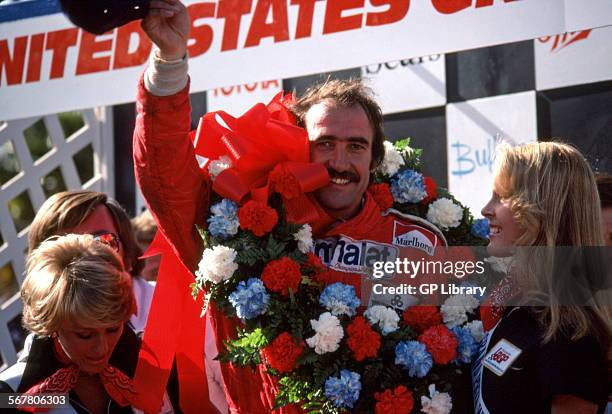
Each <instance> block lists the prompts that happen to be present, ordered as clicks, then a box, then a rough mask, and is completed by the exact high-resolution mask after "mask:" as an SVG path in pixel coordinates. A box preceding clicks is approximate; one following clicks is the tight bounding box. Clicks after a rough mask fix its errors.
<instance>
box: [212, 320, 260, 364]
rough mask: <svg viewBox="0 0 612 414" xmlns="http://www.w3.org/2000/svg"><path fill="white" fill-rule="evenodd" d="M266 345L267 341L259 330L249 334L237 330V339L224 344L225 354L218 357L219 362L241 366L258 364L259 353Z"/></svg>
mask: <svg viewBox="0 0 612 414" xmlns="http://www.w3.org/2000/svg"><path fill="white" fill-rule="evenodd" d="M268 343H269V339H268V338H267V336H266V335H265V334H264V332H263V330H262V329H261V328H256V329H254V330H253V331H251V332H247V331H246V330H244V329H242V330H239V331H238V338H237V339H234V340H229V341H226V342H225V347H226V352H223V353H221V354H220V355H219V360H220V361H221V362H231V363H234V364H239V365H242V366H246V365H255V364H259V363H261V357H260V356H259V351H260V350H261V349H262V348H264V347H265V346H266V345H268Z"/></svg>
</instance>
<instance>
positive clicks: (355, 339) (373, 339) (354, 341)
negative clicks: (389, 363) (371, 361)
mask: <svg viewBox="0 0 612 414" xmlns="http://www.w3.org/2000/svg"><path fill="white" fill-rule="evenodd" d="M346 332H347V333H348V340H347V341H346V343H347V345H348V347H349V348H350V349H351V351H353V354H354V355H355V359H356V360H357V361H363V360H364V359H365V358H367V357H371V358H374V357H375V356H376V354H377V353H378V348H380V335H379V334H378V332H376V331H374V330H373V329H372V327H371V326H370V325H369V324H368V323H367V322H366V320H365V319H364V317H363V316H357V317H356V318H355V319H353V321H352V322H351V323H350V325H349V326H347V327H346Z"/></svg>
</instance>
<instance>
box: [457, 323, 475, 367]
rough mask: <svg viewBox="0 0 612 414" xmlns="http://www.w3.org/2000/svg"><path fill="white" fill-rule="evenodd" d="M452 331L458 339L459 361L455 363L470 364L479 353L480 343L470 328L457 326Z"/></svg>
mask: <svg viewBox="0 0 612 414" xmlns="http://www.w3.org/2000/svg"><path fill="white" fill-rule="evenodd" d="M451 331H452V332H453V333H454V334H455V336H456V337H457V342H459V344H458V345H457V359H455V361H454V362H457V363H463V364H469V363H470V362H472V359H473V358H474V356H475V355H476V353H477V352H478V342H476V340H475V339H474V337H473V336H472V333H471V332H470V330H469V329H468V328H464V327H461V326H456V327H454V328H453V329H451Z"/></svg>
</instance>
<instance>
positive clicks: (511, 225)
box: [481, 191, 523, 257]
mask: <svg viewBox="0 0 612 414" xmlns="http://www.w3.org/2000/svg"><path fill="white" fill-rule="evenodd" d="M481 213H482V215H483V216H484V217H486V218H487V219H489V226H490V233H489V245H488V246H487V252H488V253H489V254H490V255H492V256H496V257H506V256H511V255H512V254H513V252H514V246H515V245H516V241H517V239H518V238H519V237H520V236H521V235H522V234H523V229H522V228H521V227H520V225H519V224H518V223H517V221H516V219H515V218H514V213H513V212H512V209H511V208H510V201H509V200H507V199H502V198H501V197H500V196H499V195H498V194H497V193H496V192H495V191H493V195H492V196H491V199H490V200H489V202H488V203H487V204H486V205H485V206H484V207H483V209H482V211H481Z"/></svg>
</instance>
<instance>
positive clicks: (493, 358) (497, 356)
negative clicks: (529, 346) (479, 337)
mask: <svg viewBox="0 0 612 414" xmlns="http://www.w3.org/2000/svg"><path fill="white" fill-rule="evenodd" d="M522 352H523V351H522V350H521V349H520V348H518V347H517V346H515V345H513V344H512V343H511V342H510V341H507V340H505V339H501V340H500V341H499V342H498V343H496V344H495V346H494V347H493V348H491V350H490V351H489V353H488V354H487V355H486V356H485V358H484V361H483V365H484V366H485V368H488V369H490V370H491V371H493V373H494V374H495V375H498V376H502V375H504V374H505V373H506V371H507V370H508V368H510V366H511V365H512V363H513V362H514V361H515V360H516V359H517V358H518V357H519V355H521V353H522Z"/></svg>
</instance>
